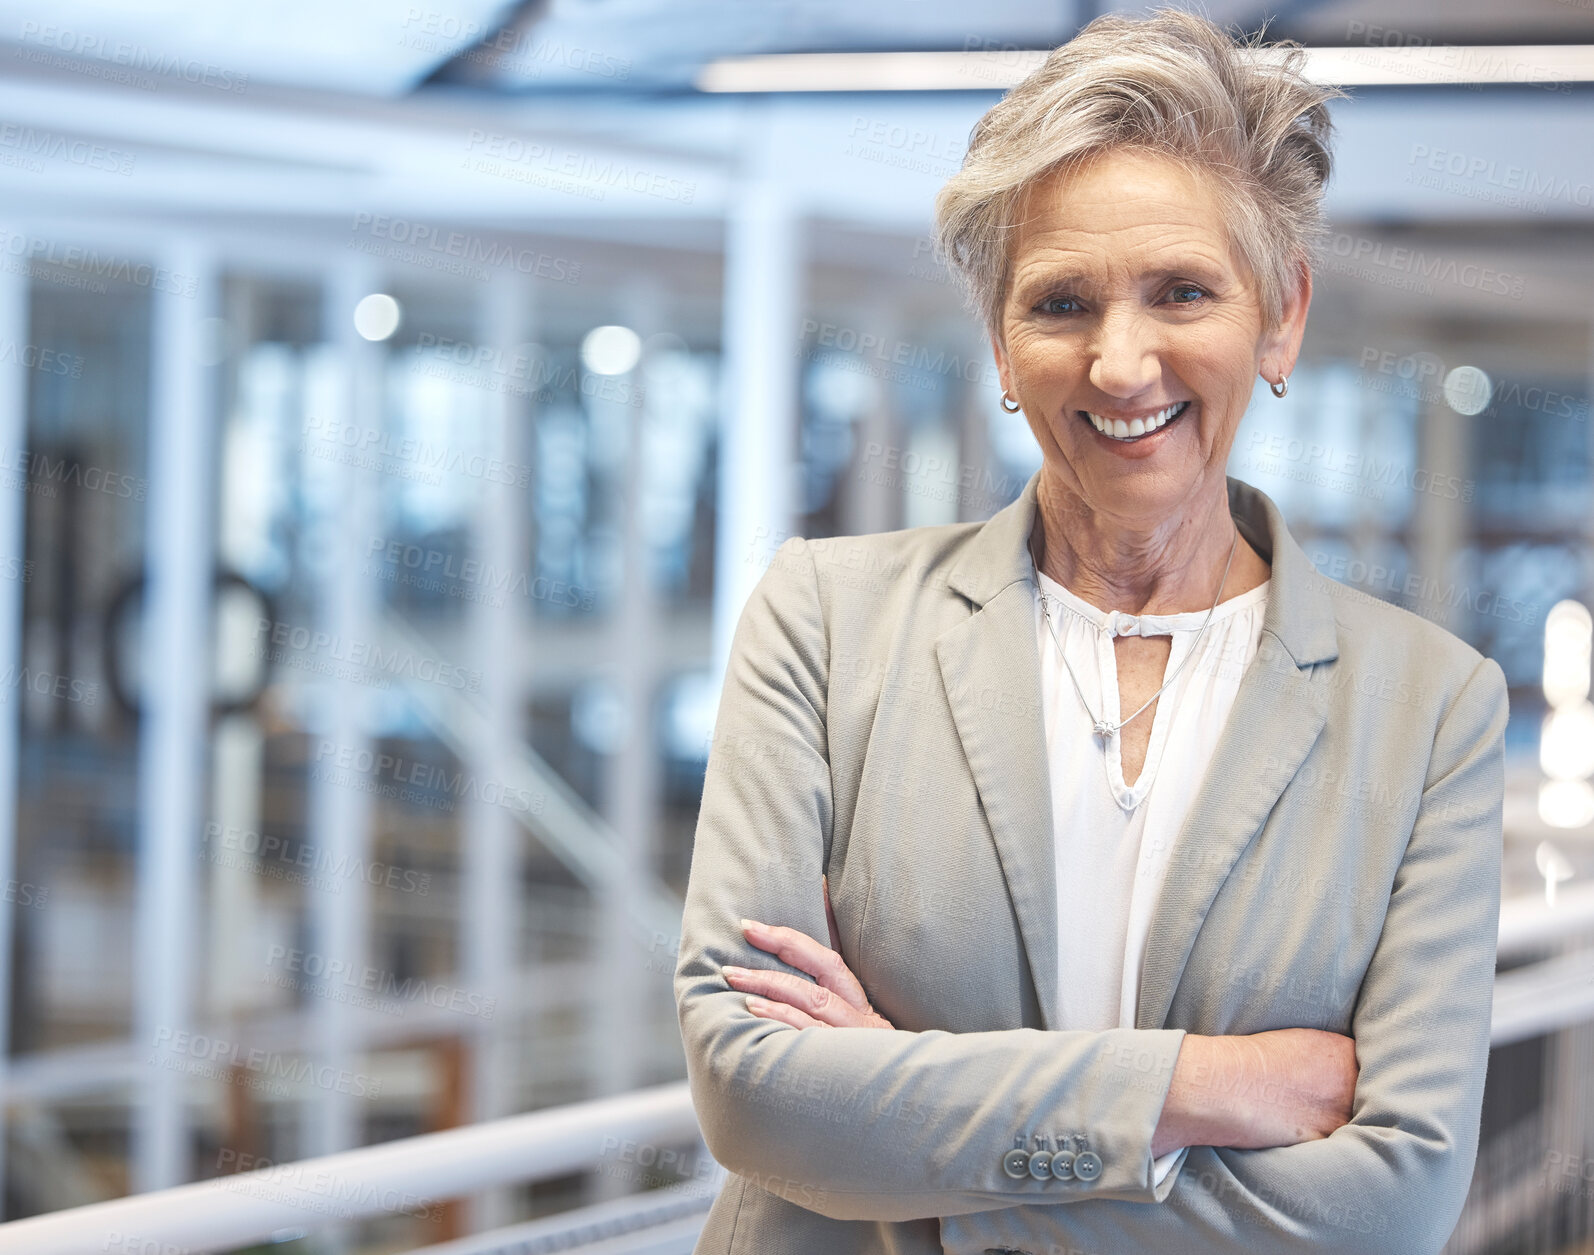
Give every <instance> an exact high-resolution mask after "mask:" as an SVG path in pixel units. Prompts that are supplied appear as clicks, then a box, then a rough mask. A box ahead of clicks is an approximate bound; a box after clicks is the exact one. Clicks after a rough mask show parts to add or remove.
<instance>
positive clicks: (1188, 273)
mask: <svg viewBox="0 0 1594 1255" xmlns="http://www.w3.org/2000/svg"><path fill="white" fill-rule="evenodd" d="M1141 278H1142V279H1143V280H1147V281H1150V282H1153V283H1157V284H1163V283H1167V282H1170V281H1171V280H1174V279H1189V280H1193V281H1198V282H1201V283H1204V284H1206V285H1207V286H1208V287H1219V286H1221V285H1222V282H1223V276H1222V274H1221V271H1220V270H1219V268H1217V267H1214V266H1213V265H1212V264H1211V263H1209V262H1204V261H1190V262H1186V263H1183V264H1180V265H1173V266H1158V267H1157V268H1156V269H1155V270H1148V271H1146V272H1145V274H1143V275H1142V276H1141ZM1090 283H1091V279H1090V276H1088V275H1086V274H1084V273H1083V272H1081V271H1077V270H1064V271H1056V272H1047V271H1045V270H1041V271H1038V272H1037V273H1036V274H1035V275H1034V276H1033V277H1031V278H1027V279H1022V280H1020V281H1019V283H1018V285H1017V291H1018V292H1020V293H1029V292H1033V291H1035V290H1037V289H1048V288H1065V289H1068V290H1074V289H1078V288H1084V287H1089V286H1090Z"/></svg>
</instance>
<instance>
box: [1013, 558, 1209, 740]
mask: <svg viewBox="0 0 1594 1255" xmlns="http://www.w3.org/2000/svg"><path fill="white" fill-rule="evenodd" d="M1239 544H1240V529H1239V528H1235V529H1234V539H1233V540H1232V541H1230V542H1229V560H1228V562H1226V563H1225V564H1224V567H1223V578H1222V579H1220V580H1219V581H1218V595H1217V596H1216V597H1214V598H1213V599H1212V609H1211V610H1208V611H1207V617H1206V620H1205V621H1204V622H1203V623H1202V624H1201V631H1200V632H1197V633H1196V638H1195V640H1194V641H1192V642H1191V643H1190V652H1189V653H1187V654H1186V655H1185V656H1184V662H1181V663H1180V664H1179V665H1178V666H1177V667H1176V668H1175V669H1174V672H1173V674H1172V675H1170V676H1169V677H1168V678H1167V679H1166V680H1164V681H1163V682H1162V688H1159V689H1158V690H1157V691H1156V692H1155V693H1153V694H1152V695H1151V696H1150V697H1148V698H1146V700H1145V703H1144V704H1143V705H1142V706H1141V707H1140V710H1137V711H1135V713H1134V714H1133V715H1130V716H1129V719H1133V718H1135V716H1136V715H1139V714H1140V711H1142V710H1145V708H1146V707H1147V706H1149V705H1151V703H1152V702H1154V701H1156V700H1157V698H1159V697H1161V696H1162V691H1163V689H1166V688H1167V687H1168V685H1170V684H1172V683H1173V682H1174V681H1175V680H1177V679H1178V678H1179V672H1181V671H1183V670H1184V669H1185V667H1186V666H1187V665H1188V664H1189V662H1190V659H1192V658H1194V657H1195V654H1196V649H1195V647H1196V646H1197V645H1198V644H1200V642H1201V637H1202V634H1203V633H1205V632H1206V630H1207V625H1208V624H1210V623H1211V622H1212V616H1213V615H1214V614H1215V613H1216V612H1217V609H1218V602H1219V601H1220V600H1221V599H1222V597H1223V586H1224V585H1225V584H1227V583H1228V582H1229V567H1231V566H1233V565H1234V551H1235V549H1236V548H1237V547H1238V546H1239ZM1039 583H1040V572H1039V568H1037V570H1036V584H1037V586H1039ZM1055 600H1057V599H1056V598H1054V597H1053V596H1052V594H1050V593H1048V592H1047V591H1046V590H1045V589H1041V610H1042V612H1044V614H1045V615H1046V626H1047V628H1048V629H1050V631H1051V636H1052V640H1053V642H1055V643H1056V645H1057V653H1058V655H1059V656H1060V657H1061V658H1062V660H1063V666H1065V667H1067V668H1068V678H1069V679H1070V680H1072V681H1073V682H1074V692H1076V693H1078V694H1079V704H1080V705H1081V706H1083V707H1084V708H1085V713H1086V714H1087V715H1090V717H1091V719H1092V721H1093V726H1092V731H1094V732H1095V733H1096V735H1097V736H1099V737H1101V738H1103V739H1104V740H1105V739H1106V738H1107V737H1110V736H1111V735H1112V734H1113V733H1114V732H1116V731H1118V729H1119V728H1121V727H1123V726H1124V725H1125V724H1126V723H1128V722H1129V719H1120V720H1119V721H1118V722H1117V723H1113V722H1112V721H1111V720H1108V719H1105V718H1097V717H1096V716H1095V715H1091V714H1090V703H1089V702H1087V701H1086V700H1085V694H1084V693H1083V692H1081V690H1080V687H1079V677H1078V676H1076V675H1075V674H1074V668H1073V666H1072V665H1071V664H1070V663H1069V661H1068V655H1067V653H1065V652H1064V650H1063V642H1062V641H1061V640H1060V639H1059V638H1058V636H1057V625H1056V624H1055V623H1053V622H1052V609H1051V606H1049V605H1048V604H1047V603H1048V602H1050V601H1055Z"/></svg>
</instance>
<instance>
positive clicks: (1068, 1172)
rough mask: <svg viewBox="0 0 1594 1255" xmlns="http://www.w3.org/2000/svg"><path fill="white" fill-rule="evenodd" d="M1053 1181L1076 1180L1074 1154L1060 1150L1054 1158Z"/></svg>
mask: <svg viewBox="0 0 1594 1255" xmlns="http://www.w3.org/2000/svg"><path fill="white" fill-rule="evenodd" d="M1052 1179H1053V1180H1054V1181H1072V1180H1073V1179H1074V1152H1073V1151H1071V1150H1060V1151H1058V1152H1057V1153H1056V1154H1055V1155H1053V1156H1052Z"/></svg>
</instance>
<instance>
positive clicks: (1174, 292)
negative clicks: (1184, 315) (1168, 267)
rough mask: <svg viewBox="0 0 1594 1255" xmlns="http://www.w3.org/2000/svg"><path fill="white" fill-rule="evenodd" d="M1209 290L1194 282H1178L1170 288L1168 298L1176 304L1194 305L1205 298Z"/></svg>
mask: <svg viewBox="0 0 1594 1255" xmlns="http://www.w3.org/2000/svg"><path fill="white" fill-rule="evenodd" d="M1206 295H1207V290H1206V289H1205V288H1202V287H1197V286H1196V285H1195V284H1193V283H1176V284H1174V285H1173V287H1171V288H1169V289H1168V299H1169V300H1170V301H1171V302H1172V303H1173V304H1175V305H1194V304H1196V303H1197V302H1198V301H1201V300H1204V299H1205V298H1206Z"/></svg>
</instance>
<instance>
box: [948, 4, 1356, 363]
mask: <svg viewBox="0 0 1594 1255" xmlns="http://www.w3.org/2000/svg"><path fill="white" fill-rule="evenodd" d="M1262 46H1263V45H1262V34H1261V32H1258V33H1257V34H1256V35H1254V36H1252V37H1250V38H1248V39H1242V38H1237V37H1233V36H1230V35H1229V34H1227V33H1225V32H1224V31H1223V30H1222V29H1221V28H1220V27H1218V26H1217V25H1215V24H1214V23H1212V22H1210V21H1208V20H1207V19H1206V18H1204V17H1200V16H1198V15H1196V14H1194V13H1186V12H1183V11H1181V10H1178V9H1168V8H1164V9H1158V10H1156V11H1155V12H1154V13H1152V14H1151V15H1150V16H1149V17H1144V18H1135V17H1129V16H1124V15H1121V14H1106V15H1103V16H1101V17H1098V18H1096V19H1095V20H1094V21H1092V22H1091V23H1089V24H1088V25H1087V26H1085V27H1084V28H1082V29H1081V30H1080V32H1079V33H1078V34H1077V35H1076V36H1075V37H1074V38H1073V39H1071V40H1069V41H1068V42H1067V43H1066V44H1063V45H1062V46H1061V47H1059V48H1057V49H1055V50H1054V51H1053V52H1052V53H1051V54H1050V55H1049V56H1048V57H1047V58H1046V60H1045V62H1044V63H1043V64H1042V65H1041V67H1040V68H1039V69H1037V70H1036V71H1035V72H1034V73H1033V74H1031V75H1030V76H1029V77H1028V78H1026V79H1025V80H1024V81H1023V82H1021V83H1019V84H1018V85H1017V86H1016V87H1014V88H1013V89H1012V90H1011V91H1009V92H1008V93H1007V94H1006V95H1005V96H1003V97H1002V99H1001V100H999V101H998V102H997V103H996V104H995V105H994V106H992V108H991V109H990V110H989V111H988V112H987V113H986V114H985V116H984V117H982V118H981V119H980V120H979V122H978V123H977V124H976V125H975V127H974V130H973V132H972V133H971V135H970V137H969V147H968V152H967V154H966V155H965V156H964V159H963V166H962V169H960V170H959V171H958V173H956V174H954V175H953V176H952V177H951V178H950V179H949V180H947V183H946V185H945V186H944V187H942V189H941V191H940V192H939V193H938V194H937V196H936V198H935V216H936V245H937V248H938V250H939V252H940V253H941V255H942V257H943V258H944V259H945V260H946V261H948V262H949V263H950V264H951V265H952V267H953V269H954V270H955V271H956V272H957V274H958V275H959V277H960V278H961V279H962V281H963V284H964V287H965V289H966V292H967V295H968V298H969V303H970V305H971V306H972V307H973V308H974V310H975V312H976V313H978V314H979V316H980V318H981V319H982V320H983V321H984V323H985V325H986V328H987V330H989V331H990V333H991V334H992V335H993V336H995V337H996V339H997V341H998V343H1001V342H1003V340H1004V337H1003V335H1002V305H1003V302H1004V301H1005V300H1006V297H1007V287H1008V280H1009V271H1010V258H1009V247H1008V246H1009V242H1010V240H1011V238H1012V236H1013V234H1014V227H1015V226H1016V225H1017V223H1015V222H1014V215H1015V214H1016V213H1017V212H1018V208H1019V206H1020V205H1021V204H1022V202H1023V200H1024V198H1025V195H1026V193H1027V192H1028V190H1029V189H1030V187H1031V186H1033V185H1034V184H1036V183H1038V182H1039V181H1041V180H1042V179H1044V178H1045V177H1047V176H1048V175H1050V174H1052V173H1053V172H1055V171H1058V170H1063V169H1067V168H1071V167H1074V166H1077V165H1079V164H1083V163H1084V162H1086V161H1088V160H1089V159H1090V158H1092V157H1095V156H1097V155H1099V154H1101V153H1104V152H1106V151H1108V150H1112V149H1133V150H1139V151H1142V152H1152V153H1156V154H1159V155H1161V156H1164V157H1168V158H1172V159H1173V160H1175V161H1178V162H1179V163H1180V164H1182V165H1184V166H1185V167H1186V168H1188V169H1192V170H1197V171H1203V172H1205V173H1206V174H1208V175H1210V176H1215V177H1214V178H1212V180H1211V182H1212V185H1213V187H1214V188H1215V191H1216V192H1217V195H1218V198H1219V203H1220V204H1221V205H1222V206H1223V212H1224V217H1225V220H1226V222H1227V225H1228V232H1229V240H1230V244H1231V246H1232V247H1233V249H1234V251H1235V253H1236V254H1237V255H1238V257H1239V258H1240V259H1241V261H1243V262H1244V264H1245V265H1246V266H1247V267H1248V268H1249V269H1250V271H1251V274H1252V277H1253V278H1254V280H1255V282H1256V286H1257V294H1258V299H1259V302H1260V304H1261V307H1262V315H1263V318H1264V320H1265V325H1267V326H1269V327H1273V326H1276V325H1277V324H1278V322H1279V320H1280V318H1281V317H1282V314H1283V305H1284V299H1285V293H1286V292H1287V291H1288V290H1289V289H1290V287H1291V286H1292V285H1293V273H1294V271H1295V268H1296V267H1297V266H1298V265H1300V264H1301V263H1303V262H1304V263H1305V264H1306V265H1308V266H1310V265H1311V264H1312V263H1313V262H1314V261H1315V260H1316V257H1317V253H1318V248H1319V246H1320V244H1321V241H1322V237H1323V236H1324V234H1325V233H1326V223H1325V221H1324V217H1323V209H1322V200H1323V188H1324V185H1325V184H1326V183H1327V182H1328V176H1329V171H1330V167H1331V160H1330V156H1329V143H1330V140H1331V137H1332V132H1333V125H1332V123H1331V122H1330V120H1329V116H1328V101H1330V100H1332V99H1335V98H1337V97H1345V93H1344V92H1342V91H1340V90H1339V89H1338V88H1334V87H1328V86H1322V85H1319V84H1315V83H1312V82H1310V81H1308V80H1307V78H1306V77H1305V75H1304V73H1303V67H1304V62H1305V59H1306V53H1305V51H1304V49H1302V47H1301V45H1300V44H1298V43H1295V42H1293V41H1289V40H1284V41H1280V42H1277V43H1274V44H1270V45H1268V46H1267V54H1266V55H1264V56H1261V57H1259V56H1257V52H1258V50H1260V49H1261V48H1262Z"/></svg>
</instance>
